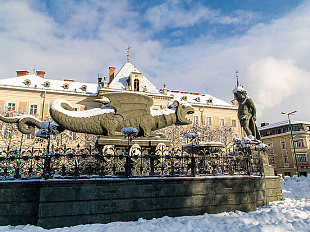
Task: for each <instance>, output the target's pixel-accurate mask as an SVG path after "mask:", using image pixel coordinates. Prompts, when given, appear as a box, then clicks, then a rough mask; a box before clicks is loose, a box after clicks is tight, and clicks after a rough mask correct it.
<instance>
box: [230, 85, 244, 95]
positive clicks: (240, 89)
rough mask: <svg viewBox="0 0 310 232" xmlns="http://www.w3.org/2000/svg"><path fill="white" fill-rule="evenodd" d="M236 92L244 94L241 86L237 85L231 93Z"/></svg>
mask: <svg viewBox="0 0 310 232" xmlns="http://www.w3.org/2000/svg"><path fill="white" fill-rule="evenodd" d="M237 92H246V91H245V89H244V88H243V87H242V86H240V85H239V86H236V87H235V88H234V89H233V93H237Z"/></svg>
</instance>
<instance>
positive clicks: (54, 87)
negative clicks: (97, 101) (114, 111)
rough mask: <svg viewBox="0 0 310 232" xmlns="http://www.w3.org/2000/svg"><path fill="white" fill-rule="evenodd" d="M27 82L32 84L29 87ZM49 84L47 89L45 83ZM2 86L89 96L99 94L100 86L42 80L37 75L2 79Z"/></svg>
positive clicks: (0, 81) (0, 82)
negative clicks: (83, 88) (84, 87)
mask: <svg viewBox="0 0 310 232" xmlns="http://www.w3.org/2000/svg"><path fill="white" fill-rule="evenodd" d="M26 80H29V81H30V83H29V84H28V85H27V84H26V82H25V81H26ZM45 82H49V87H45V86H44V83H45ZM64 84H68V88H65V85H64ZM83 85H86V91H83V90H82V86H83ZM0 86H7V87H14V88H23V89H25V88H28V89H37V90H51V91H61V92H68V93H70V92H71V93H72V92H74V93H80V94H88V95H96V94H97V92H98V84H92V83H83V82H72V81H60V80H52V79H46V78H42V77H40V76H37V75H35V74H31V75H25V76H19V77H12V78H6V79H0Z"/></svg>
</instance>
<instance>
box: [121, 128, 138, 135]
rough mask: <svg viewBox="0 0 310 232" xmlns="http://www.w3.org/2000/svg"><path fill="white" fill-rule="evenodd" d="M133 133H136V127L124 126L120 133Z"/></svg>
mask: <svg viewBox="0 0 310 232" xmlns="http://www.w3.org/2000/svg"><path fill="white" fill-rule="evenodd" d="M134 133H138V129H136V128H134V127H131V126H130V127H125V128H123V129H122V134H125V135H129V134H134Z"/></svg>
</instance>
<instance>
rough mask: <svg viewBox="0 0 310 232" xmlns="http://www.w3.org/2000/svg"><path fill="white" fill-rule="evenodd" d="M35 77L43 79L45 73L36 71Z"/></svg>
mask: <svg viewBox="0 0 310 232" xmlns="http://www.w3.org/2000/svg"><path fill="white" fill-rule="evenodd" d="M36 73H37V76H39V77H42V78H44V74H45V71H36Z"/></svg>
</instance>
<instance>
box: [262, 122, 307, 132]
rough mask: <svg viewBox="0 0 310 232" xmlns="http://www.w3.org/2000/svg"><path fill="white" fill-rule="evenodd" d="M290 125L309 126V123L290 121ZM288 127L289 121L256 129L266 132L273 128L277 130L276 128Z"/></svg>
mask: <svg viewBox="0 0 310 232" xmlns="http://www.w3.org/2000/svg"><path fill="white" fill-rule="evenodd" d="M291 124H292V125H296V124H310V122H304V121H291ZM286 125H289V121H288V120H285V121H281V122H276V123H272V124H269V125H266V126H261V127H258V129H259V130H268V129H273V128H277V127H281V126H286Z"/></svg>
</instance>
